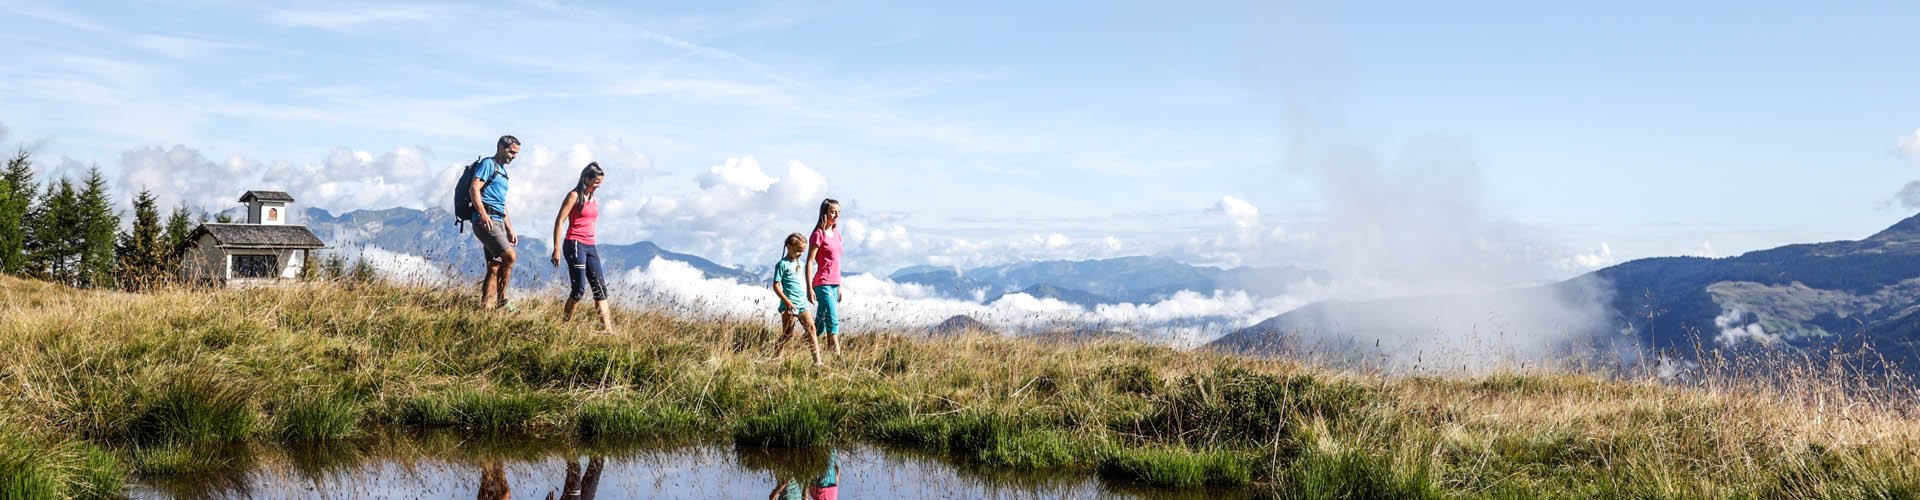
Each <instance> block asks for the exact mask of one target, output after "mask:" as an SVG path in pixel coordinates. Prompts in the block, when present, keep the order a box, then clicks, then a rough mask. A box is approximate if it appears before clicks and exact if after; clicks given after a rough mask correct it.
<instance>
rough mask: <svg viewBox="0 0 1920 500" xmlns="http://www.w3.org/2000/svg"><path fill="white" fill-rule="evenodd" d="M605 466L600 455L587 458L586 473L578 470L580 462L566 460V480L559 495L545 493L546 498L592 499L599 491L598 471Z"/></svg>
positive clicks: (551, 499)
mask: <svg viewBox="0 0 1920 500" xmlns="http://www.w3.org/2000/svg"><path fill="white" fill-rule="evenodd" d="M604 468H606V462H605V461H603V460H601V459H600V457H593V458H590V459H587V470H586V473H584V474H582V473H581V472H580V462H577V461H574V460H568V461H567V482H566V483H565V486H562V487H561V491H560V492H559V496H554V493H553V492H549V493H547V500H593V497H594V496H595V495H598V494H599V491H600V471H601V470H602V469H604Z"/></svg>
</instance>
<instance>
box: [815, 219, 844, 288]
mask: <svg viewBox="0 0 1920 500" xmlns="http://www.w3.org/2000/svg"><path fill="white" fill-rule="evenodd" d="M807 243H809V244H811V245H813V246H814V247H815V248H814V250H813V268H814V272H813V286H820V285H838V284H840V231H839V230H837V229H836V230H828V229H821V230H817V231H814V232H813V238H812V239H809V240H807Z"/></svg>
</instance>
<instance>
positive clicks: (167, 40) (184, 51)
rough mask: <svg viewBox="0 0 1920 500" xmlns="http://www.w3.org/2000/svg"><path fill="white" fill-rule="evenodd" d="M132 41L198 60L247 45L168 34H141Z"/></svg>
mask: <svg viewBox="0 0 1920 500" xmlns="http://www.w3.org/2000/svg"><path fill="white" fill-rule="evenodd" d="M132 43H133V45H134V46H136V47H140V48H143V49H147V50H150V51H153V52H157V53H160V54H161V55H165V56H167V57H171V58H174V59H180V60H198V59H203V58H206V57H207V56H210V55H213V54H214V53H215V52H218V51H221V50H225V49H237V48H246V47H247V46H245V45H241V44H235V43H226V42H216V41H211V40H202V39H198V38H187V37H179V36H166V35H139V36H135V37H133V42H132Z"/></svg>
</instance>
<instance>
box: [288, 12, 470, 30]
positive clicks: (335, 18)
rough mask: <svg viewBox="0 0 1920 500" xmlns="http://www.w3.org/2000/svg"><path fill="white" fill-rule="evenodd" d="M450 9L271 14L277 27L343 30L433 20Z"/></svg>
mask: <svg viewBox="0 0 1920 500" xmlns="http://www.w3.org/2000/svg"><path fill="white" fill-rule="evenodd" d="M448 10H450V9H449V8H447V7H444V6H388V7H370V8H356V9H352V10H340V11H322V10H289V11H279V12H273V13H270V14H267V16H266V19H267V20H268V21H272V22H274V23H276V24H280V25H284V26H294V27H310V28H320V29H340V28H347V27H352V26H358V25H362V24H370V23H379V22H393V21H429V20H433V19H435V18H438V17H440V16H441V15H443V14H444V13H445V12H446V11H448Z"/></svg>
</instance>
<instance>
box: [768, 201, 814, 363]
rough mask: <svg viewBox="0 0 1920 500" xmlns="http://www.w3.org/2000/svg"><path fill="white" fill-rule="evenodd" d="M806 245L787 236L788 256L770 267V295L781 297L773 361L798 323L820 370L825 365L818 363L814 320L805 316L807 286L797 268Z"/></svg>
mask: <svg viewBox="0 0 1920 500" xmlns="http://www.w3.org/2000/svg"><path fill="white" fill-rule="evenodd" d="M806 244H807V240H805V239H803V238H801V237H800V233H793V234H789V235H787V244H786V247H787V256H786V258H783V259H780V262H776V263H774V264H773V294H774V295H775V296H778V297H780V340H777V341H774V343H773V357H774V358H775V359H778V358H779V357H780V351H781V350H782V349H785V348H786V347H787V339H788V338H790V337H792V336H793V325H794V323H799V324H800V325H801V327H802V328H805V329H806V330H807V334H806V337H807V347H808V348H811V349H813V366H814V367H820V366H825V365H824V364H822V363H821V362H820V341H818V340H815V339H814V338H813V337H814V330H813V329H814V326H813V316H812V315H810V314H807V305H808V304H809V302H808V301H807V285H806V281H805V278H803V277H802V276H801V268H800V254H801V253H802V252H805V251H806V249H807V247H806Z"/></svg>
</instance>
